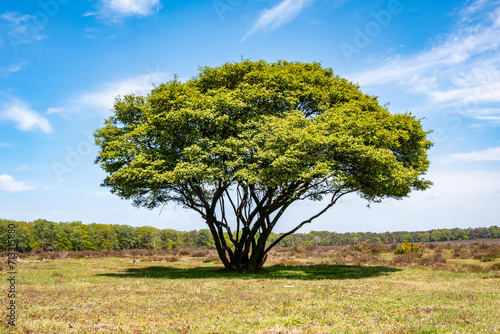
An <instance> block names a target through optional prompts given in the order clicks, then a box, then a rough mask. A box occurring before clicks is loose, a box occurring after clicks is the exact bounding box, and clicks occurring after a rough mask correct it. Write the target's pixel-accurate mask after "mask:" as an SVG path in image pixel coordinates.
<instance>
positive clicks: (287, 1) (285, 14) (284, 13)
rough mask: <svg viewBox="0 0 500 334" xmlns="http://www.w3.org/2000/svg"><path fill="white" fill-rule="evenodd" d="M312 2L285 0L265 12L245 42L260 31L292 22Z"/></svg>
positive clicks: (309, 0) (307, 0) (310, 0)
mask: <svg viewBox="0 0 500 334" xmlns="http://www.w3.org/2000/svg"><path fill="white" fill-rule="evenodd" d="M312 1H314V0H283V1H281V2H280V3H279V4H277V5H276V6H274V7H273V8H271V9H265V10H263V11H262V12H261V13H260V15H259V17H258V19H257V20H256V22H255V23H254V25H253V27H252V29H250V31H249V32H247V34H246V35H245V36H244V37H243V40H245V39H246V38H247V37H248V36H250V35H252V34H254V33H255V32H257V31H259V30H273V29H277V28H279V27H281V26H282V25H283V24H285V23H288V22H290V21H292V20H293V19H294V18H296V17H297V16H298V15H299V13H300V12H301V11H302V10H303V9H304V8H305V7H306V6H307V5H308V4H309V3H311V2H312Z"/></svg>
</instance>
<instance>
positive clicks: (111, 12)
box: [92, 0, 163, 17]
mask: <svg viewBox="0 0 500 334" xmlns="http://www.w3.org/2000/svg"><path fill="white" fill-rule="evenodd" d="M162 7H163V6H162V4H161V2H160V0H102V4H101V10H100V14H101V15H102V16H105V17H117V16H118V17H127V16H149V15H152V14H154V13H157V12H158V11H159V10H160V9H161V8H162ZM92 14H93V13H92Z"/></svg>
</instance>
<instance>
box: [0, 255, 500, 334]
mask: <svg viewBox="0 0 500 334" xmlns="http://www.w3.org/2000/svg"><path fill="white" fill-rule="evenodd" d="M325 254H330V253H329V252H326V253H325ZM325 254H323V255H322V253H321V254H320V252H319V251H317V250H316V249H315V248H310V249H309V250H303V251H301V250H299V253H294V254H293V257H289V256H288V255H287V252H285V251H283V252H281V253H280V252H276V253H275V254H273V258H272V259H271V260H270V262H269V265H268V266H267V267H266V270H265V271H263V272H259V273H227V272H224V271H222V270H221V267H220V266H219V265H217V264H216V263H213V262H204V259H205V258H203V257H190V256H188V255H187V256H178V259H177V261H174V262H152V261H151V259H150V258H147V257H144V258H137V260H139V261H136V262H135V263H132V262H133V261H132V260H133V259H134V258H132V257H128V258H125V257H122V258H117V257H110V258H87V259H85V258H83V259H69V258H67V259H58V260H53V261H46V262H43V261H42V262H21V263H19V264H18V275H17V276H18V282H17V290H18V295H17V298H16V302H17V305H18V309H17V312H18V313H17V316H18V318H17V319H18V323H17V326H16V327H15V328H12V327H7V326H4V325H3V326H2V327H0V332H4V333H7V332H9V333H92V332H96V333H457V332H458V333H488V332H495V331H500V319H499V317H498V310H500V292H499V290H500V289H499V286H500V279H499V277H500V276H499V275H498V274H499V268H498V267H499V266H496V267H495V266H494V265H495V263H498V260H496V261H497V262H495V261H493V262H486V263H483V262H480V261H479V260H472V259H450V258H449V256H451V253H449V254H446V257H447V262H446V265H445V266H443V265H439V266H432V267H424V266H422V265H411V264H410V265H408V266H406V265H405V266H395V265H392V264H391V261H393V260H394V258H395V255H394V254H391V253H388V252H383V253H381V254H377V255H374V256H373V258H371V260H370V261H372V262H368V260H367V259H365V258H362V257H356V254H354V253H352V254H351V253H346V254H347V255H345V256H346V259H348V261H347V260H346V261H347V262H349V263H338V262H339V260H338V259H337V258H335V259H334V258H333V257H332V255H331V254H330V255H325ZM349 254H350V255H349ZM360 254H361V251H360ZM432 255H433V251H430V250H428V251H427V253H426V254H425V255H424V257H425V256H432ZM349 256H350V257H349ZM356 259H358V260H357V261H358V262H360V263H350V262H356ZM27 260H30V259H27ZM31 260H33V259H31ZM289 261H295V262H293V263H295V265H287V263H288V262H289ZM363 263H364V264H363ZM305 264H308V265H305ZM360 264H361V265H360ZM474 266H479V267H480V268H483V269H478V268H477V267H474ZM471 268H472V269H474V268H476V269H477V270H470V269H471ZM5 277H6V272H5V271H2V272H0V279H1V280H2V282H5ZM1 298H2V309H4V310H5V307H4V305H6V304H5V301H6V294H5V293H4V294H2V296H1Z"/></svg>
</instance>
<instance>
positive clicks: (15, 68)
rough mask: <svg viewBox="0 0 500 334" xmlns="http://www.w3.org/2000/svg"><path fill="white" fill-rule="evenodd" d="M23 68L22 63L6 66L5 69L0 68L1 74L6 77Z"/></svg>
mask: <svg viewBox="0 0 500 334" xmlns="http://www.w3.org/2000/svg"><path fill="white" fill-rule="evenodd" d="M21 68H22V66H21V65H11V66H9V67H5V68H3V69H0V73H1V74H0V75H2V76H3V77H4V78H6V77H8V76H9V75H10V74H12V73H15V72H18V71H20V70H21Z"/></svg>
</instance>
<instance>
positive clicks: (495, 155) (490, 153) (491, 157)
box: [448, 147, 500, 162]
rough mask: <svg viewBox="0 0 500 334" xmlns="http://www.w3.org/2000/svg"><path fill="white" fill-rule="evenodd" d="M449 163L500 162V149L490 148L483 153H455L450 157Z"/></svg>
mask: <svg viewBox="0 0 500 334" xmlns="http://www.w3.org/2000/svg"><path fill="white" fill-rule="evenodd" d="M448 161H467V162H474V161H500V147H495V148H490V149H487V150H483V151H475V152H468V153H455V154H452V155H450V156H449V159H448Z"/></svg>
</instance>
